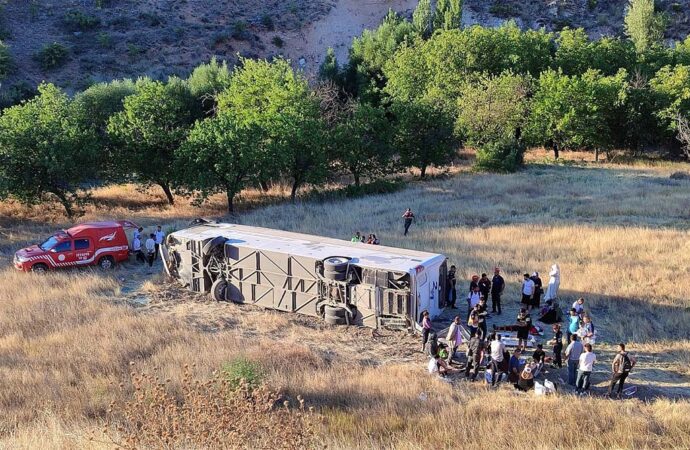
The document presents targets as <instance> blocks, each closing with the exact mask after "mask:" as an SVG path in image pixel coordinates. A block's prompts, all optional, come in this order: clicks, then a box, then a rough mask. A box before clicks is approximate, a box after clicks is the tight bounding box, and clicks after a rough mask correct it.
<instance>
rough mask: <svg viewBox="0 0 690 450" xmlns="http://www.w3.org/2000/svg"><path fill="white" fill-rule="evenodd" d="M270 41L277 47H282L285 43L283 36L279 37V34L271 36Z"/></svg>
mask: <svg viewBox="0 0 690 450" xmlns="http://www.w3.org/2000/svg"><path fill="white" fill-rule="evenodd" d="M271 42H272V43H273V45H275V46H276V47H278V48H283V45H284V44H285V41H283V38H281V37H280V36H273V39H271Z"/></svg>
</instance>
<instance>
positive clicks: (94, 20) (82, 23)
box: [62, 9, 101, 31]
mask: <svg viewBox="0 0 690 450" xmlns="http://www.w3.org/2000/svg"><path fill="white" fill-rule="evenodd" d="M62 23H63V25H64V26H65V28H66V29H67V31H89V30H93V29H94V28H96V27H97V26H99V25H100V24H101V19H99V18H98V17H94V16H89V15H88V14H84V13H83V12H81V11H78V10H75V9H73V10H71V11H68V12H67V14H65V16H64V17H63V18H62Z"/></svg>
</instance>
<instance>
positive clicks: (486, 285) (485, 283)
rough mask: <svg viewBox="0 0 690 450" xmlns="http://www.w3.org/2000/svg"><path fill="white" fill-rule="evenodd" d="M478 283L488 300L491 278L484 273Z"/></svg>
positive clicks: (480, 290)
mask: <svg viewBox="0 0 690 450" xmlns="http://www.w3.org/2000/svg"><path fill="white" fill-rule="evenodd" d="M477 284H478V285H479V292H481V293H482V295H483V296H484V298H485V299H487V300H488V299H489V293H490V292H491V280H489V277H487V276H486V274H485V273H483V274H482V277H481V278H480V279H479V281H478V282H477Z"/></svg>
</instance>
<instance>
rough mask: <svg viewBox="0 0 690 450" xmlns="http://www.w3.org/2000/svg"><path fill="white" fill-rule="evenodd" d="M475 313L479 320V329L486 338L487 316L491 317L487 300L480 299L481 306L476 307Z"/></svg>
mask: <svg viewBox="0 0 690 450" xmlns="http://www.w3.org/2000/svg"><path fill="white" fill-rule="evenodd" d="M474 312H475V313H477V319H478V320H479V329H480V330H481V331H482V334H483V335H484V336H486V316H488V315H489V313H488V312H487V308H486V298H484V297H480V298H479V304H478V305H477V306H475V308H474Z"/></svg>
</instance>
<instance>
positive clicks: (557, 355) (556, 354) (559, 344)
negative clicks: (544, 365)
mask: <svg viewBox="0 0 690 450" xmlns="http://www.w3.org/2000/svg"><path fill="white" fill-rule="evenodd" d="M552 343H553V364H554V365H555V366H558V368H559V369H560V368H562V367H563V360H562V357H561V354H562V353H563V332H562V331H561V325H560V324H558V323H557V324H554V326H553V341H552Z"/></svg>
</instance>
